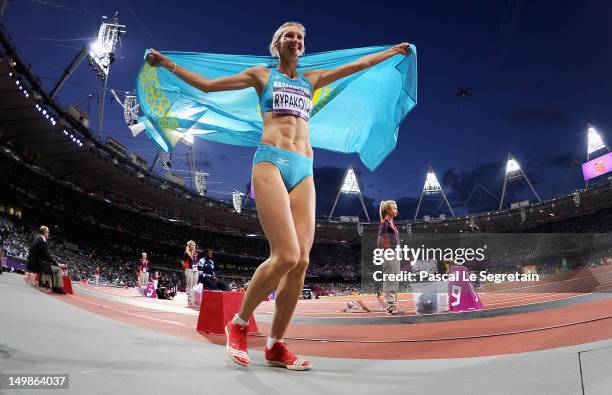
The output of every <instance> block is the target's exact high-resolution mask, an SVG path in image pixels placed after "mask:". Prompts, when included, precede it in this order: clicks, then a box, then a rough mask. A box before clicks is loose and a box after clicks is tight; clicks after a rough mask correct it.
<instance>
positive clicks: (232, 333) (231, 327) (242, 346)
mask: <svg viewBox="0 0 612 395" xmlns="http://www.w3.org/2000/svg"><path fill="white" fill-rule="evenodd" d="M248 328H249V327H248V326H243V325H238V324H234V323H233V322H232V321H230V322H228V323H227V325H226V326H225V336H226V338H227V341H226V343H225V350H226V351H227V355H229V357H230V359H231V360H232V361H234V362H236V363H237V364H238V365H242V366H248V365H249V362H250V360H249V354H248V353H247V331H248Z"/></svg>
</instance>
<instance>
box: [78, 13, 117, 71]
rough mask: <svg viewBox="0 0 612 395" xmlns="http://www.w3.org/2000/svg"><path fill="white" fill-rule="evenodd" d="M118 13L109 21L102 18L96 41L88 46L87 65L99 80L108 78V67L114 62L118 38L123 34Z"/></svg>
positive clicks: (104, 17) (106, 18)
mask: <svg viewBox="0 0 612 395" xmlns="http://www.w3.org/2000/svg"><path fill="white" fill-rule="evenodd" d="M117 16H118V13H115V17H114V18H112V19H110V20H109V18H108V17H106V16H103V17H102V20H103V21H104V22H102V24H100V29H99V30H98V37H97V39H96V40H95V41H94V42H92V43H91V44H90V45H89V51H88V53H87V54H88V57H89V65H90V66H91V67H92V68H93V69H94V71H96V73H97V74H98V77H100V79H101V80H106V78H108V73H109V71H110V65H111V64H112V63H113V62H114V61H115V48H116V47H117V42H118V41H119V36H120V35H121V34H125V33H126V31H125V30H124V29H125V25H120V24H119V18H118V17H117Z"/></svg>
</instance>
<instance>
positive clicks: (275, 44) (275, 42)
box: [269, 22, 306, 58]
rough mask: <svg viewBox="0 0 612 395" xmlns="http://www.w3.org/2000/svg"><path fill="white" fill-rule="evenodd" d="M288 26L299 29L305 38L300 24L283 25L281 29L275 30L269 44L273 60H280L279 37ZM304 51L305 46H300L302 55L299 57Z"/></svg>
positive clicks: (304, 30)
mask: <svg viewBox="0 0 612 395" xmlns="http://www.w3.org/2000/svg"><path fill="white" fill-rule="evenodd" d="M288 26H297V27H299V28H300V29H302V33H304V37H305V36H306V28H305V27H304V25H302V24H301V23H300V22H285V23H283V24H282V25H281V27H279V28H278V29H276V31H275V32H274V35H273V36H272V42H271V43H270V47H269V49H270V54H271V55H272V56H274V57H275V58H280V48H279V47H280V40H281V37H282V36H283V32H284V31H285V28H286V27H288ZM305 50H306V46H302V53H301V54H300V55H304V51H305Z"/></svg>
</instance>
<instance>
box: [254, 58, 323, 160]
mask: <svg viewBox="0 0 612 395" xmlns="http://www.w3.org/2000/svg"><path fill="white" fill-rule="evenodd" d="M268 78H270V69H268V68H263V67H262V68H261V69H260V70H258V80H259V81H258V82H259V86H258V88H257V93H258V94H259V95H261V92H262V91H263V88H264V87H265V86H266V83H267V82H268ZM262 117H263V123H264V129H263V134H262V136H261V144H269V145H273V146H275V147H278V148H282V149H284V150H287V151H291V152H295V153H296V154H300V155H304V156H307V157H309V158H312V157H313V151H312V146H311V145H310V137H309V136H310V135H309V129H308V122H307V121H306V120H304V119H303V118H300V117H297V116H293V115H275V114H274V113H273V112H271V111H270V112H266V113H264V114H262Z"/></svg>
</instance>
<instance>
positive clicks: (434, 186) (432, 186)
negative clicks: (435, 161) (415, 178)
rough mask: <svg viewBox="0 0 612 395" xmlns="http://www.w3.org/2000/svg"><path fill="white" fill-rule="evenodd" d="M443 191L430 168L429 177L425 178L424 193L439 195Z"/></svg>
mask: <svg viewBox="0 0 612 395" xmlns="http://www.w3.org/2000/svg"><path fill="white" fill-rule="evenodd" d="M441 190H442V186H441V185H440V182H439V181H438V177H436V173H434V171H433V170H432V168H431V167H430V168H429V170H428V171H427V177H426V178H425V185H424V186H423V192H425V193H426V194H427V193H438V192H440V191H441Z"/></svg>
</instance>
